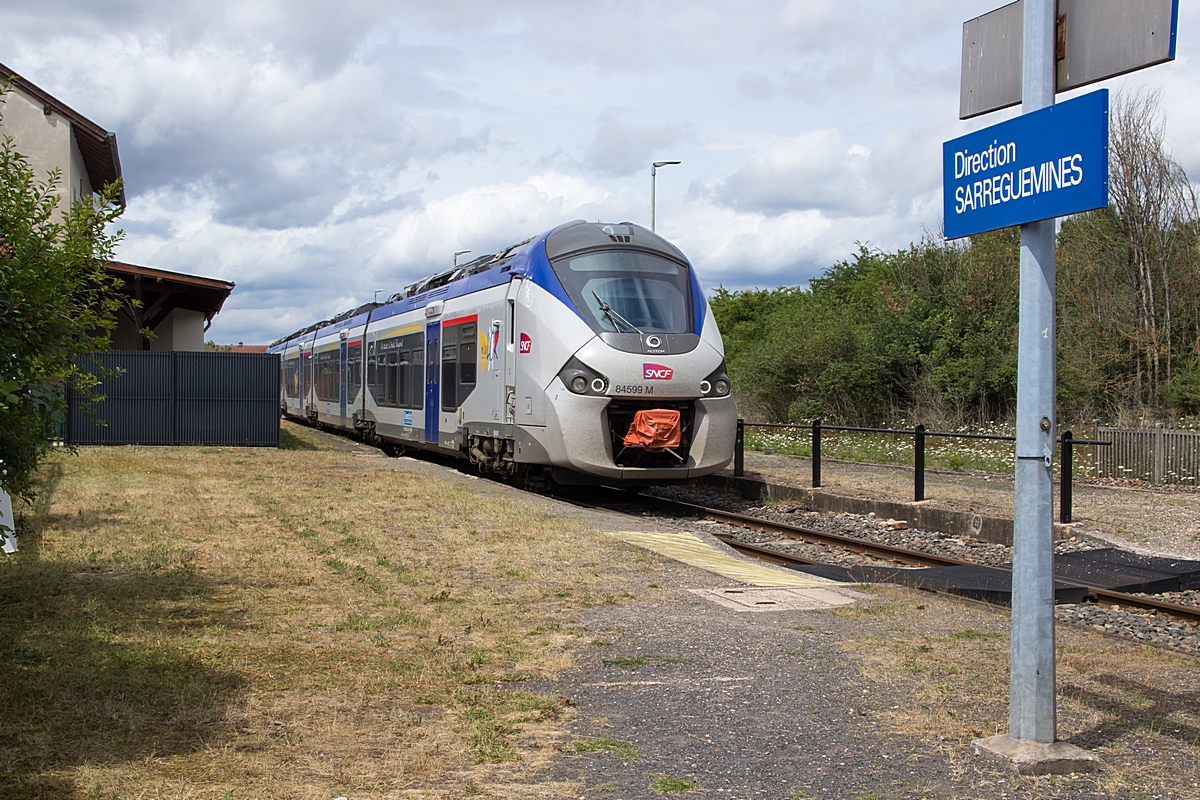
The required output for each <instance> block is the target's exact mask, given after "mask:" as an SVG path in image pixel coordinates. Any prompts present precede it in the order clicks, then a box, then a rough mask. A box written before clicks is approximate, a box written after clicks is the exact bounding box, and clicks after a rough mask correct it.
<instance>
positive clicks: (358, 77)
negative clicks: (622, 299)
mask: <svg viewBox="0 0 1200 800" xmlns="http://www.w3.org/2000/svg"><path fill="white" fill-rule="evenodd" d="M997 5H1000V3H999V2H998V1H997V0H907V2H901V1H899V0H896V1H895V2H871V1H870V0H736V2H734V1H733V0H688V2H682V0H676V1H675V2H670V3H664V2H647V0H638V2H627V1H626V0H594V1H591V2H583V1H582V0H581V1H579V2H570V0H525V1H524V2H505V0H487V1H486V2H484V1H483V0H439V1H438V2H428V1H427V2H411V1H409V0H343V2H340V3H330V2H324V1H321V2H318V0H237V2H229V1H227V0H204V2H199V1H198V0H175V1H174V2H171V3H162V2H156V1H154V0H110V1H109V2H105V3H95V2H83V0H41V2H39V3H15V2H13V0H6V2H3V3H0V30H3V31H4V36H3V38H2V39H0V63H4V64H6V65H7V66H8V67H10V68H11V69H13V70H15V71H16V72H18V73H19V74H20V75H22V76H23V77H25V78H26V79H28V80H30V81H32V82H33V83H35V84H37V85H38V86H40V87H42V88H43V89H45V90H47V91H49V92H50V93H51V94H53V95H55V96H56V97H58V98H59V99H60V100H62V101H63V102H64V103H66V104H68V105H70V106H71V107H73V108H74V109H76V110H77V111H79V112H80V113H82V114H84V115H85V116H87V117H88V118H90V119H91V120H93V121H94V122H96V123H97V124H99V125H101V126H102V127H104V128H106V129H108V130H110V131H114V132H115V133H116V134H117V142H118V145H119V148H120V154H121V165H122V169H123V171H124V176H125V182H126V192H127V195H128V208H127V210H126V212H125V215H124V216H123V217H122V219H121V221H120V227H121V228H122V229H123V230H124V240H123V242H122V243H121V245H120V247H119V250H118V258H119V259H120V260H122V261H128V262H132V263H135V264H141V265H144V266H149V267H156V268H159V269H168V270H175V271H178V272H186V273H190V274H196V275H204V276H208V277H216V278H222V279H224V280H229V281H233V282H235V283H236V284H237V287H236V289H235V290H234V292H233V294H232V295H231V296H230V298H229V299H228V300H227V301H226V303H225V307H224V310H223V311H222V312H221V313H220V314H219V315H218V316H217V317H216V319H215V320H214V322H213V325H212V328H211V329H210V330H209V333H208V336H209V337H210V338H212V339H213V340H215V341H217V342H218V343H222V344H227V343H237V342H245V343H247V344H251V343H267V342H269V341H272V340H274V339H276V338H278V337H280V336H282V335H285V334H287V333H289V332H291V331H293V330H296V329H297V328H300V327H303V326H305V325H308V324H309V323H311V322H313V321H316V320H319V319H323V318H328V317H329V316H332V315H333V314H335V313H337V312H338V311H341V310H344V309H347V308H350V307H353V306H355V305H357V304H360V303H363V302H367V301H369V300H371V299H372V298H373V297H374V296H375V293H376V290H382V291H380V292H379V294H381V295H385V296H386V295H387V294H391V293H393V292H396V291H399V290H400V289H402V288H403V287H404V286H406V285H407V284H409V283H412V282H413V281H414V280H416V279H418V278H420V277H423V276H425V275H428V274H430V273H433V272H437V271H440V270H442V269H445V268H447V267H448V266H450V265H451V263H452V260H453V254H454V252H455V251H457V250H471V251H472V255H471V256H469V257H473V256H474V255H477V254H483V253H489V252H495V251H497V250H500V249H502V248H504V247H505V246H507V245H509V244H512V243H515V242H518V241H521V240H523V239H526V238H528V237H530V236H533V235H536V234H538V233H541V232H543V231H546V230H549V229H550V228H552V227H554V226H556V225H558V224H560V223H563V222H566V221H569V220H572V219H580V218H582V219H588V220H603V221H605V222H619V221H624V220H630V221H633V222H636V223H639V224H642V225H647V226H648V225H649V217H650V163H651V162H652V161H655V160H674V159H678V160H680V161H682V162H683V163H682V164H680V165H678V166H668V167H663V168H662V169H660V170H659V175H658V190H657V209H658V213H657V222H658V232H659V233H660V234H662V235H663V236H665V237H667V238H668V239H670V240H672V241H673V242H674V243H675V244H677V245H678V246H679V247H680V248H681V249H682V250H683V251H684V253H686V254H687V255H688V257H689V258H690V259H691V261H692V263H693V264H694V265H695V267H696V270H697V273H698V275H699V277H700V281H701V284H702V285H703V286H704V287H705V288H706V290H709V291H712V290H713V289H715V288H717V287H719V286H724V287H725V288H727V289H730V290H740V289H748V288H755V287H758V288H769V287H775V286H785V285H800V284H804V283H806V282H807V281H808V280H809V279H810V278H811V277H814V276H816V275H819V274H820V273H821V272H822V271H823V270H824V269H826V268H827V267H829V266H831V265H832V264H834V263H836V262H837V261H839V260H842V259H846V258H850V257H852V255H853V254H854V253H855V252H856V251H857V250H858V247H859V244H860V243H861V244H864V245H867V246H869V247H877V248H881V249H884V250H891V249H896V248H901V247H907V246H908V245H909V244H910V243H912V242H919V241H921V239H922V238H923V237H926V236H930V235H937V233H938V232H939V231H940V228H941V207H942V198H941V161H940V154H941V144H942V142H943V141H945V140H947V139H951V138H954V137H955V136H959V135H961V134H963V133H966V132H968V131H970V130H973V129H976V128H979V127H982V126H984V125H989V124H993V123H995V122H999V121H1001V120H1003V119H1006V118H1008V117H1010V116H1012V115H1013V114H1014V113H1016V110H1015V109H1014V110H1010V111H1002V112H996V113H993V114H989V115H986V116H984V117H981V118H977V119H976V120H972V121H969V122H962V121H959V120H958V87H959V68H960V58H961V47H962V23H963V22H964V21H965V20H967V19H969V18H971V17H974V16H978V15H979V14H982V13H986V12H987V11H990V10H992V9H993V8H995V7H996V6H997ZM1195 22H1200V0H1181V9H1180V18H1179V31H1180V34H1179V39H1180V44H1179V46H1178V57H1177V59H1176V60H1175V61H1174V62H1172V63H1169V64H1164V65H1160V66H1156V67H1153V68H1151V69H1147V70H1142V71H1140V72H1137V73H1132V74H1130V75H1128V76H1124V77H1122V78H1117V79H1114V80H1110V81H1106V82H1104V83H1102V84H1098V86H1108V87H1110V88H1113V89H1118V88H1122V87H1125V88H1129V89H1139V88H1141V89H1151V90H1159V91H1161V93H1162V107H1163V110H1164V112H1165V116H1166V126H1167V140H1168V142H1169V143H1170V144H1171V145H1172V148H1173V153H1174V155H1175V157H1176V158H1177V159H1178V160H1179V161H1180V162H1181V163H1182V164H1183V166H1184V167H1185V169H1187V170H1188V172H1189V174H1191V175H1192V176H1200V104H1198V103H1196V102H1194V98H1196V97H1200V66H1198V65H1197V60H1196V59H1195V58H1194V57H1192V56H1191V52H1193V50H1192V47H1191V45H1190V42H1191V39H1190V38H1189V32H1190V31H1193V30H1196V26H1195V25H1193V23H1195ZM1092 88H1096V87H1089V88H1088V89H1085V90H1082V91H1090V90H1091V89H1092ZM1078 93H1080V92H1076V94H1078ZM1069 96H1071V95H1060V99H1065V98H1067V97H1069Z"/></svg>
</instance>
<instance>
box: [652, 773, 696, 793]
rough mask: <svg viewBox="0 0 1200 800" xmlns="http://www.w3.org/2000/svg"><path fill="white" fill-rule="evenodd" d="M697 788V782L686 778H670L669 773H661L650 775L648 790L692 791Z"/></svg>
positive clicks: (659, 791) (666, 791)
mask: <svg viewBox="0 0 1200 800" xmlns="http://www.w3.org/2000/svg"><path fill="white" fill-rule="evenodd" d="M699 788H700V785H699V784H697V783H696V782H695V781H691V780H688V779H687V778H672V777H671V776H669V775H661V774H660V775H651V776H650V791H652V792H656V793H658V794H676V793H681V792H694V791H696V790H697V789H699Z"/></svg>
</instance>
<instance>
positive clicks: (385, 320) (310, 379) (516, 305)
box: [269, 220, 737, 488]
mask: <svg viewBox="0 0 1200 800" xmlns="http://www.w3.org/2000/svg"><path fill="white" fill-rule="evenodd" d="M269 352H272V353H277V354H278V355H279V356H280V369H281V389H280V411H281V413H282V414H283V415H284V416H285V417H286V418H290V419H293V420H296V421H299V422H306V423H309V424H312V425H316V426H319V427H322V428H329V429H334V430H338V431H342V432H346V433H349V434H352V435H355V436H358V437H361V438H362V440H363V441H365V442H367V443H369V444H372V445H376V446H379V447H381V448H382V449H383V450H384V451H385V452H388V453H390V454H392V455H398V454H400V453H402V452H404V451H406V450H425V451H430V452H435V453H441V454H444V455H451V456H454V457H456V458H460V459H463V460H465V461H468V462H470V464H472V465H473V466H474V468H476V469H477V470H478V471H479V472H480V473H485V474H490V475H495V476H499V477H501V478H509V479H514V480H517V481H521V482H523V483H525V484H527V485H529V486H531V487H534V488H546V487H550V486H553V485H556V484H558V485H568V486H569V485H588V484H606V485H616V486H622V485H623V486H630V487H635V486H651V485H665V484H672V483H683V482H688V481H691V480H694V479H695V478H697V477H699V476H702V475H706V474H710V473H713V472H717V471H720V470H721V469H722V468H724V467H725V466H726V465H727V464H728V463H729V461H730V460H731V459H732V457H733V449H734V440H735V437H736V429H737V410H736V408H735V405H734V399H733V396H732V394H731V391H730V383H729V376H728V375H727V374H726V365H725V351H724V344H723V343H722V340H721V334H720V332H719V331H718V330H717V324H716V320H715V319H714V318H713V314H712V310H711V309H710V308H709V305H708V302H707V300H706V298H705V297H704V294H703V292H702V290H701V288H700V283H699V281H698V280H697V278H696V273H695V270H694V268H693V267H692V264H691V262H689V261H688V259H687V258H686V257H685V256H684V254H683V253H682V252H681V251H680V250H679V248H677V247H675V246H674V245H673V244H671V243H670V242H669V241H667V240H666V239H664V238H663V237H661V236H658V235H657V234H655V233H653V232H652V231H650V230H647V229H646V228H644V227H642V226H640V225H636V224H633V223H631V222H622V223H618V224H604V223H599V222H586V221H584V220H575V221H572V222H568V223H566V224H563V225H559V226H558V227H556V228H554V229H552V230H550V231H547V232H545V233H542V234H541V235H539V236H535V237H533V238H530V239H526V240H525V241H522V242H519V243H517V244H514V245H512V246H511V247H508V248H507V249H505V250H503V251H501V252H499V253H492V254H488V255H485V256H480V257H478V258H475V259H473V260H471V261H470V262H468V263H465V264H462V265H461V266H455V267H454V268H452V269H449V270H446V271H443V272H440V273H437V274H435V275H431V276H428V277H426V278H424V279H422V280H419V281H417V282H416V283H413V284H412V285H410V286H407V287H406V288H405V289H404V290H403V291H401V292H397V293H396V294H393V295H391V296H390V297H388V298H387V300H386V301H383V302H370V303H367V304H365V305H362V306H359V307H357V308H354V309H350V310H348V311H345V312H344V313H341V314H338V315H337V316H335V317H333V318H332V319H328V320H322V321H320V322H317V323H315V324H313V325H309V326H308V327H306V328H304V329H302V330H299V331H296V332H295V333H292V334H290V335H288V336H285V337H283V338H282V339H280V340H278V341H276V342H274V343H272V344H271V346H270V347H269Z"/></svg>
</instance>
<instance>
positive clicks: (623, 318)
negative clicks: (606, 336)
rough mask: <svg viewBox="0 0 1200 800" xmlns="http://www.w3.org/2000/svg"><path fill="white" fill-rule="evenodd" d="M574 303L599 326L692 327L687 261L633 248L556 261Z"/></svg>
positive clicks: (628, 329) (631, 329) (625, 329)
mask: <svg viewBox="0 0 1200 800" xmlns="http://www.w3.org/2000/svg"><path fill="white" fill-rule="evenodd" d="M554 272H555V273H556V274H557V275H558V279H559V280H560V281H561V282H562V285H563V287H564V288H565V289H566V290H567V294H569V295H570V296H571V299H572V300H573V301H575V307H576V308H578V309H579V310H580V311H581V312H583V316H584V319H586V320H587V321H588V324H590V325H591V326H592V329H593V330H595V331H597V332H603V331H611V332H616V333H691V332H692V313H691V300H690V289H691V281H690V279H689V276H688V271H687V267H685V266H684V265H682V264H679V263H677V262H675V261H671V260H669V259H666V258H661V257H659V256H655V255H651V254H650V253H642V252H638V251H634V250H602V251H600V252H591V253H585V254H582V255H578V256H568V257H567V258H563V259H559V260H558V261H555V262H554Z"/></svg>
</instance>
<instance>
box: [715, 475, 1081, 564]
mask: <svg viewBox="0 0 1200 800" xmlns="http://www.w3.org/2000/svg"><path fill="white" fill-rule="evenodd" d="M700 483H701V484H703V485H706V486H713V487H716V488H720V489H725V490H727V491H732V492H734V493H736V494H738V495H739V496H740V497H743V498H745V499H747V500H796V501H798V502H799V503H802V504H803V505H804V506H805V507H807V508H809V509H811V510H813V511H828V512H832V513H848V514H870V513H874V514H875V516H876V517H879V518H880V519H889V518H890V519H902V520H905V521H906V522H908V524H909V525H911V526H912V527H914V528H921V529H922V530H927V531H938V532H940V533H948V534H950V535H952V536H972V537H973V538H975V539H978V540H980V541H984V542H992V543H994V544H1003V545H1008V546H1010V547H1011V546H1012V535H1013V534H1012V531H1013V521H1012V520H1011V519H1009V518H1007V517H991V516H984V515H982V514H976V513H974V512H972V511H954V510H951V509H947V508H934V507H932V506H930V505H928V502H929V501H924V502H921V503H915V502H897V501H892V500H874V499H871V498H864V497H847V496H845V495H839V494H833V493H831V492H828V491H826V490H825V489H808V488H805V487H802V486H787V485H784V484H779V483H767V482H766V481H760V480H757V479H755V478H733V477H730V476H728V475H705V476H704V477H702V478H701V479H700ZM976 517H978V520H975V518H976ZM973 520H974V521H975V526H976V527H977V528H978V531H977V532H974V531H973V530H972V525H971V523H972V521H973ZM1078 533H1079V532H1078V531H1077V530H1076V529H1075V528H1073V527H1072V526H1069V525H1060V524H1058V523H1055V525H1054V538H1055V540H1058V539H1069V538H1070V537H1072V536H1076V535H1078Z"/></svg>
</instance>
